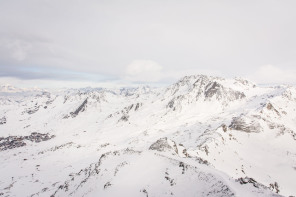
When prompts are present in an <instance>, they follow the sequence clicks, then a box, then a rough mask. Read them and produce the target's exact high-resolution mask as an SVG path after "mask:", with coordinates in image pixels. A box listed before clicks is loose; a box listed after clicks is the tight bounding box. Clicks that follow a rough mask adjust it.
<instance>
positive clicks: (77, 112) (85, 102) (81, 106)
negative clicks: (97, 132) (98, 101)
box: [70, 98, 87, 118]
mask: <svg viewBox="0 0 296 197" xmlns="http://www.w3.org/2000/svg"><path fill="white" fill-rule="evenodd" d="M86 106H87V98H86V99H85V100H84V101H83V103H82V104H81V105H80V106H79V107H78V108H77V109H76V110H75V111H74V112H71V113H70V115H71V116H72V118H74V117H76V116H77V115H78V114H79V113H80V112H83V111H85V109H86Z"/></svg>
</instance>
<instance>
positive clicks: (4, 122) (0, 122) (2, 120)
mask: <svg viewBox="0 0 296 197" xmlns="http://www.w3.org/2000/svg"><path fill="white" fill-rule="evenodd" d="M1 124H6V117H5V116H3V117H2V118H0V125H1Z"/></svg>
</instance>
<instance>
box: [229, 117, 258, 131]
mask: <svg viewBox="0 0 296 197" xmlns="http://www.w3.org/2000/svg"><path fill="white" fill-rule="evenodd" d="M229 128H230V129H234V130H238V131H244V132H247V133H259V132H260V131H261V130H262V127H261V125H260V123H259V122H258V121H257V120H256V119H251V120H249V119H247V118H246V117H243V116H240V117H235V118H233V120H232V122H231V124H230V125H229Z"/></svg>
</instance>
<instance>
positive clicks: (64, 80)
mask: <svg viewBox="0 0 296 197" xmlns="http://www.w3.org/2000/svg"><path fill="white" fill-rule="evenodd" d="M295 10H296V1H294V0H245V1H238V0H224V1H221V0H194V1H190V0H183V1H181V0H140V1H139V0H124V1H123V0H87V1H85V0H84V1H83V0H26V1H24V0H1V1H0V84H7V83H9V84H12V85H16V86H37V87H52V86H55V87H62V86H63V87H67V86H68V87H72V86H75V87H82V86H106V85H110V84H111V85H137V84H150V85H151V84H152V85H163V84H170V83H173V82H175V81H176V80H178V79H179V78H181V77H183V76H185V75H193V74H208V75H214V76H221V77H227V78H232V77H242V78H246V79H249V80H251V81H254V82H256V83H263V84H271V83H272V84H278V83H285V84H296V36H295V35H296V12H295Z"/></svg>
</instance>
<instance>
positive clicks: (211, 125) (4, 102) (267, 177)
mask: <svg viewBox="0 0 296 197" xmlns="http://www.w3.org/2000/svg"><path fill="white" fill-rule="evenodd" d="M8 90H9V91H8ZM0 95H1V96H0V136H1V137H0V159H1V162H0V174H1V176H0V196H79V197H80V196H131V197H132V196H280V195H283V196H290V195H292V196H295V195H296V183H295V178H296V112H295V110H296V88H295V87H288V86H277V87H264V88H263V87H258V86H256V85H254V84H252V83H250V82H248V81H246V80H242V79H223V78H217V77H210V76H204V75H197V76H187V77H184V78H182V79H181V80H180V81H178V82H177V83H175V84H173V85H171V86H169V87H167V88H162V89H153V88H149V87H141V88H125V89H119V90H107V89H91V88H86V89H79V90H75V89H69V90H57V91H45V90H38V89H34V90H22V89H17V88H13V87H9V88H8V86H7V85H6V86H3V87H2V88H1V93H0Z"/></svg>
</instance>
